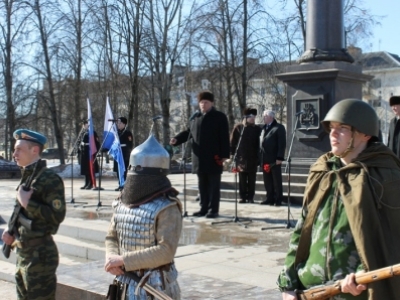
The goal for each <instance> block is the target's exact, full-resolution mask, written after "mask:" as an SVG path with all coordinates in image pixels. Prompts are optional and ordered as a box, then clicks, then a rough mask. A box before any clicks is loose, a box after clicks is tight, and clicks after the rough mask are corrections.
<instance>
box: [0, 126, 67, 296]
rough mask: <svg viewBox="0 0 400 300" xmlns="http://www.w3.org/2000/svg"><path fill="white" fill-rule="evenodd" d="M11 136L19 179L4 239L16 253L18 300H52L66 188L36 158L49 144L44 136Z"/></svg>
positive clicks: (25, 132) (23, 131)
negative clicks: (13, 206)
mask: <svg viewBox="0 0 400 300" xmlns="http://www.w3.org/2000/svg"><path fill="white" fill-rule="evenodd" d="M13 135H14V138H15V139H16V140H17V141H16V143H15V148H14V153H13V157H14V159H15V161H16V163H17V165H18V166H19V167H21V172H22V178H21V181H20V184H19V185H18V187H17V197H16V198H17V200H16V206H15V209H14V214H13V215H12V217H11V218H10V223H9V226H8V228H7V229H6V230H4V231H3V234H2V240H3V241H4V243H5V245H9V246H12V247H14V248H15V249H16V253H17V267H16V270H15V282H16V287H17V299H21V300H22V299H32V300H35V299H48V300H51V299H55V297H56V286H57V277H56V270H57V267H58V263H59V257H58V250H57V246H56V244H55V242H54V240H53V237H52V235H54V234H56V233H57V230H58V227H59V226H60V224H61V222H62V221H63V220H64V218H65V213H66V207H65V194H64V183H63V181H62V179H61V178H60V177H59V176H58V175H57V174H56V173H54V171H52V170H51V169H48V168H47V167H46V163H45V161H43V160H41V159H40V155H41V153H42V151H43V149H44V147H45V144H46V141H47V138H46V137H45V136H44V135H42V134H41V133H39V132H36V131H33V130H28V129H18V130H16V131H15V132H14V134H13ZM11 223H12V224H11ZM11 232H12V234H10V233H11ZM3 253H4V251H3Z"/></svg>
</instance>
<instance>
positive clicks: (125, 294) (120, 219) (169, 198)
mask: <svg viewBox="0 0 400 300" xmlns="http://www.w3.org/2000/svg"><path fill="white" fill-rule="evenodd" d="M129 164H130V167H129V170H128V174H127V180H126V183H125V186H124V189H123V190H122V192H121V194H120V197H119V199H117V200H116V201H115V202H114V203H113V209H114V214H113V216H112V219H111V224H110V228H109V231H108V233H107V236H106V262H105V270H106V271H107V272H109V273H111V274H113V275H116V280H117V281H118V284H119V286H120V290H121V292H122V296H120V299H124V300H133V299H134V300H136V299H149V298H147V297H148V295H147V292H146V291H145V290H144V289H143V288H140V287H139V288H138V283H137V282H136V281H135V280H132V275H133V274H134V275H135V276H138V277H140V278H143V276H145V277H146V280H145V281H144V282H147V284H148V285H149V286H150V287H151V288H153V289H155V290H157V291H160V292H162V293H164V294H166V295H168V296H169V297H171V298H173V299H180V289H179V285H178V281H177V275H178V273H177V270H176V268H175V264H174V256H175V252H176V249H177V247H178V242H179V237H180V234H181V229H182V207H181V203H180V201H179V200H178V198H176V196H177V194H178V192H177V191H176V190H175V189H174V188H173V187H172V186H171V182H170V181H169V179H168V178H167V174H168V173H169V167H170V157H169V154H168V152H167V151H166V150H165V149H164V148H163V147H162V146H161V145H160V143H158V142H157V140H156V139H155V138H154V136H153V135H151V136H150V137H149V138H148V139H147V140H146V141H145V142H144V143H143V144H141V145H139V146H137V147H136V148H135V149H134V150H133V151H132V153H131V156H130V161H129ZM135 290H137V292H138V293H137V294H136V293H135Z"/></svg>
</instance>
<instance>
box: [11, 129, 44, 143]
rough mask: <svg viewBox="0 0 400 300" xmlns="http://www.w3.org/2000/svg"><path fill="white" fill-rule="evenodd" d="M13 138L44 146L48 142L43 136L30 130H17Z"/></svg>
mask: <svg viewBox="0 0 400 300" xmlns="http://www.w3.org/2000/svg"><path fill="white" fill-rule="evenodd" d="M13 136H14V138H15V139H16V140H26V141H30V142H34V143H38V144H40V145H42V146H45V145H46V142H47V138H46V137H45V136H44V135H43V134H41V133H39V132H36V131H33V130H29V129H17V130H15V131H14V133H13Z"/></svg>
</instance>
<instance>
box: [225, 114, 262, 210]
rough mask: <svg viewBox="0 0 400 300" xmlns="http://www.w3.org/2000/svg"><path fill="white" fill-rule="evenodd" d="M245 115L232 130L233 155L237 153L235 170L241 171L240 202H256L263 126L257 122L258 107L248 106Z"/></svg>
mask: <svg viewBox="0 0 400 300" xmlns="http://www.w3.org/2000/svg"><path fill="white" fill-rule="evenodd" d="M243 115H244V117H243V120H242V122H241V123H239V124H237V125H235V127H234V128H233V130H232V132H231V155H232V157H235V154H236V162H235V167H236V170H235V171H236V172H238V173H239V195H240V201H239V203H247V202H248V203H254V195H255V192H256V177H257V166H258V164H259V159H258V153H259V146H260V142H259V137H260V132H261V128H260V126H258V125H256V124H255V118H256V116H257V109H255V108H250V107H247V108H245V109H244V111H243ZM236 152H237V153H236Z"/></svg>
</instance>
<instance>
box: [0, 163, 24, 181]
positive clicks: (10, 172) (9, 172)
mask: <svg viewBox="0 0 400 300" xmlns="http://www.w3.org/2000/svg"><path fill="white" fill-rule="evenodd" d="M3 178H21V170H20V168H19V167H18V166H17V164H16V163H15V162H14V161H9V160H5V159H0V179H3Z"/></svg>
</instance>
